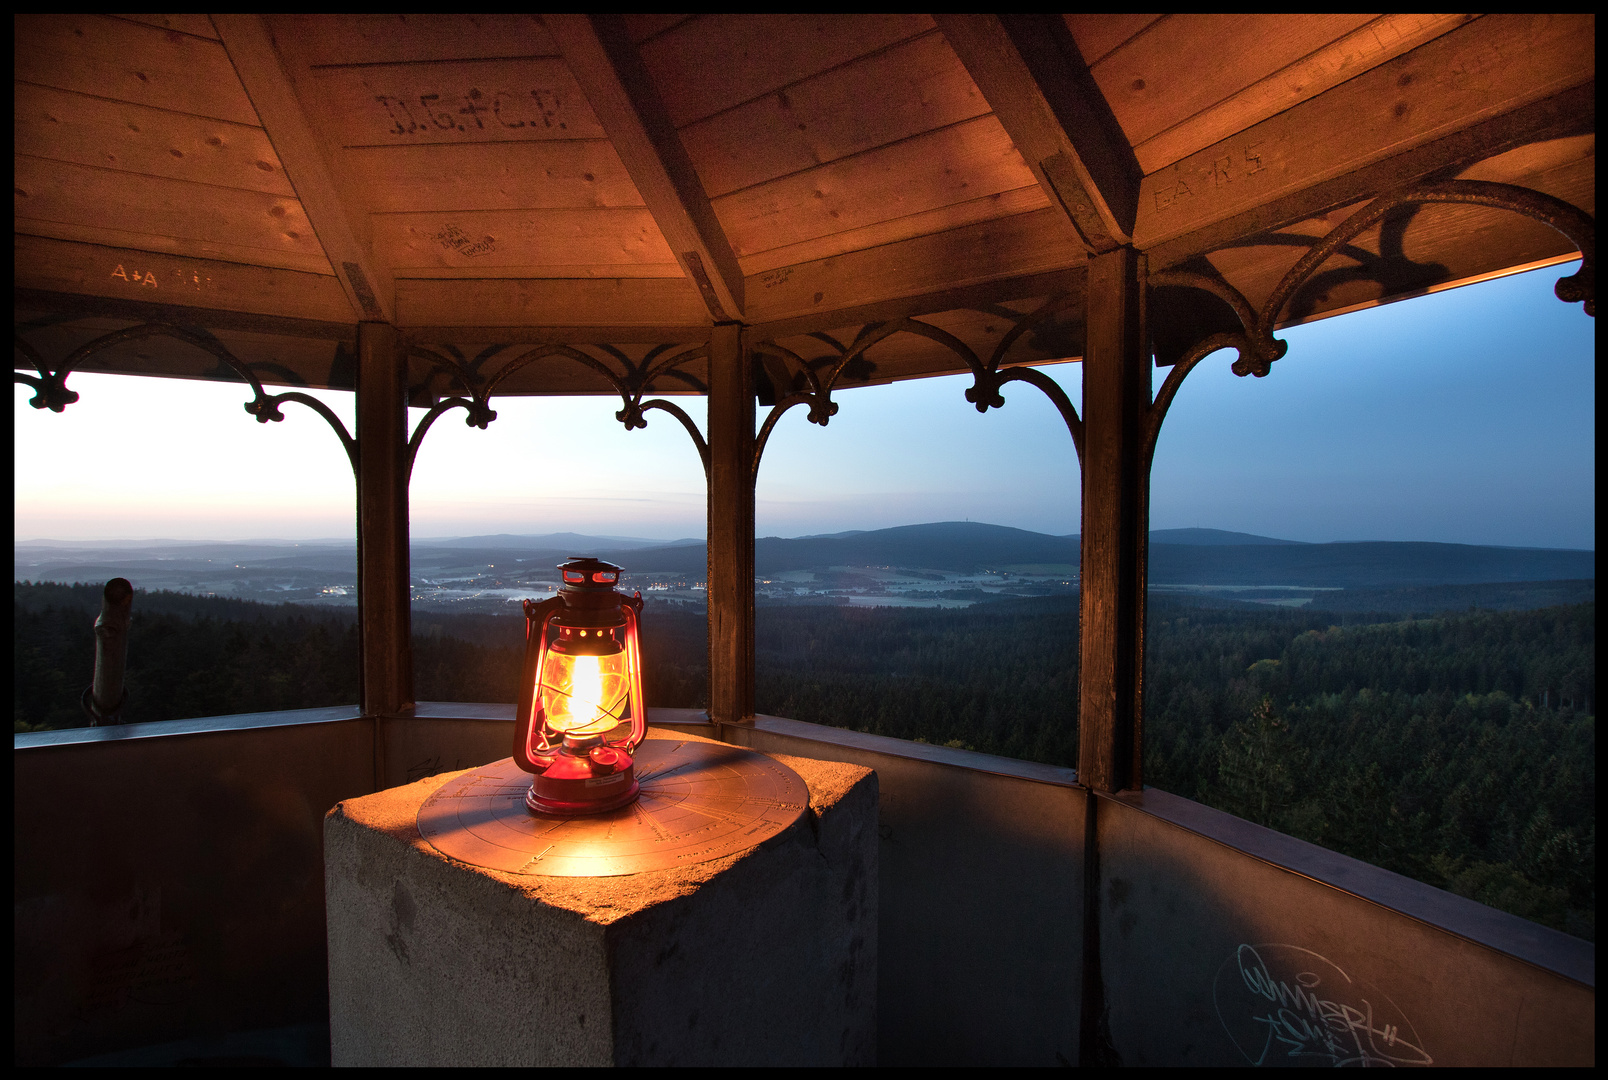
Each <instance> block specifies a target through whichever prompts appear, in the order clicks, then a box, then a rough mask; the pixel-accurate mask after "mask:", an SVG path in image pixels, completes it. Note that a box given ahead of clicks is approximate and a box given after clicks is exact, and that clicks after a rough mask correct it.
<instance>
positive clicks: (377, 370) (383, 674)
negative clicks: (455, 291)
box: [357, 322, 413, 753]
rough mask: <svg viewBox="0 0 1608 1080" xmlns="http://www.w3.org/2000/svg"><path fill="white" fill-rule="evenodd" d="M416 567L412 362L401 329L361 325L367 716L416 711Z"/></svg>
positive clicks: (361, 589)
mask: <svg viewBox="0 0 1608 1080" xmlns="http://www.w3.org/2000/svg"><path fill="white" fill-rule="evenodd" d="M409 571H410V560H409V557H408V402H407V364H406V361H405V356H404V353H403V351H402V343H401V339H400V336H399V335H398V334H397V331H396V327H394V326H391V325H390V324H389V323H381V322H365V323H359V324H358V328H357V610H358V619H359V624H358V625H359V627H360V637H361V640H362V646H361V647H362V651H363V660H362V671H363V682H362V686H363V712H364V714H365V715H367V716H374V717H382V716H398V715H404V714H407V713H411V712H412V711H413V618H412V595H411V590H410V588H409ZM375 745H376V753H378V752H379V750H378V747H379V740H376V741H375Z"/></svg>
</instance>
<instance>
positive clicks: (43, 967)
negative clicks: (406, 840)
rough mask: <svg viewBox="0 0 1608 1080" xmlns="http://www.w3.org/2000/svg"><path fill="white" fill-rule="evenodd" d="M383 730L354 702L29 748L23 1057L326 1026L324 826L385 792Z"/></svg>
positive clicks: (20, 867)
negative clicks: (379, 760) (377, 779)
mask: <svg viewBox="0 0 1608 1080" xmlns="http://www.w3.org/2000/svg"><path fill="white" fill-rule="evenodd" d="M372 732H373V722H372V721H369V720H363V719H359V718H357V711H356V710H355V709H340V708H335V709H304V710H296V711H293V712H281V713H271V714H257V715H253V716H245V717H228V718H219V719H211V720H175V721H166V722H163V723H153V724H130V725H127V726H123V727H101V728H79V729H72V730H67V731H47V732H38V733H35V734H29V735H19V736H16V752H15V754H14V755H13V759H12V760H13V792H12V794H13V830H14V831H13V835H14V839H15V847H14V851H13V855H12V860H13V861H12V868H13V917H12V918H13V922H12V929H13V934H14V943H15V945H14V951H13V957H12V969H13V977H14V986H15V997H14V999H13V1032H14V1042H13V1061H14V1063H15V1064H17V1065H57V1064H61V1063H63V1062H67V1061H75V1060H79V1059H83V1058H87V1057H92V1056H95V1055H99V1054H105V1053H110V1052H115V1051H121V1050H126V1049H130V1048H133V1047H145V1046H151V1045H153V1044H160V1043H168V1042H172V1041H176V1040H186V1039H194V1038H197V1037H209V1036H215V1035H223V1034H226V1033H231V1032H241V1031H249V1030H254V1029H262V1028H278V1027H285V1026H290V1025H306V1024H322V1022H323V1020H324V1017H325V1016H326V1003H325V994H324V946H323V939H324V889H323V873H322V869H323V868H322V847H323V842H322V838H321V829H322V821H323V816H324V812H325V811H326V810H328V809H329V807H330V806H331V805H332V804H333V803H335V802H336V801H338V800H340V799H344V798H348V797H350V796H352V795H356V794H360V793H362V792H365V791H370V790H372V788H373V765H372V760H371V748H372V745H373V738H372ZM181 1053H183V1054H187V1055H188V1056H194V1052H193V1051H181Z"/></svg>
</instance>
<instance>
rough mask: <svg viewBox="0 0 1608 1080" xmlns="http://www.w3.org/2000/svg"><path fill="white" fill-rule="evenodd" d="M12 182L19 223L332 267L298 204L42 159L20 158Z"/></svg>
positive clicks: (249, 258) (280, 198)
mask: <svg viewBox="0 0 1608 1080" xmlns="http://www.w3.org/2000/svg"><path fill="white" fill-rule="evenodd" d="M12 180H13V184H12V191H13V196H12V202H13V206H14V207H15V213H16V216H17V218H18V219H19V220H21V219H27V220H30V221H43V222H55V223H58V224H60V225H62V226H64V227H70V228H74V229H78V230H87V231H95V230H100V231H104V232H106V233H108V234H110V233H123V234H129V235H133V234H139V235H148V236H152V237H162V238H165V240H163V241H162V242H161V246H160V247H159V248H158V249H157V250H160V251H175V250H181V249H183V248H184V247H185V246H187V245H191V244H195V243H205V244H213V245H220V246H222V247H224V248H228V249H231V250H236V251H239V252H241V253H243V257H244V259H245V261H257V260H258V258H259V257H260V258H261V259H263V260H269V261H270V263H271V260H274V259H283V258H291V259H295V260H297V265H302V264H303V263H305V261H307V260H312V261H314V262H315V263H317V264H319V265H325V266H327V263H326V262H325V261H324V251H323V249H322V248H320V247H319V245H318V242H317V240H316V239H315V238H314V236H313V230H312V227H311V225H309V223H308V221H307V218H306V216H305V215H304V213H303V211H302V205H301V203H299V202H298V201H297V200H295V199H293V198H286V197H285V196H282V195H271V194H267V193H265V192H260V191H244V190H241V189H240V188H226V187H216V186H213V185H211V184H195V183H190V182H189V181H185V180H170V179H168V178H166V177H161V176H146V175H143V174H140V173H128V172H120V171H118V170H115V169H102V168H94V167H90V166H84V165H74V164H71V163H68V162H62V161H49V160H47V159H45V158H35V157H18V158H16V159H15V161H14V163H13V172H12ZM19 227H20V226H19ZM249 252H256V253H257V254H256V255H250V254H245V253H249Z"/></svg>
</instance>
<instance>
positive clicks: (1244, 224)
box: [1147, 80, 1596, 272]
mask: <svg viewBox="0 0 1608 1080" xmlns="http://www.w3.org/2000/svg"><path fill="white" fill-rule="evenodd" d="M1595 127H1596V82H1595V80H1592V81H1589V82H1586V83H1584V84H1582V85H1581V86H1577V87H1574V88H1572V89H1570V90H1565V91H1564V92H1563V93H1561V94H1555V95H1553V96H1552V97H1549V98H1545V99H1543V100H1541V101H1537V102H1532V103H1531V104H1529V105H1525V106H1522V107H1520V108H1518V109H1515V110H1513V111H1512V112H1510V113H1505V114H1503V115H1501V116H1497V117H1494V118H1492V119H1490V120H1486V121H1484V122H1482V123H1479V124H1475V125H1473V126H1472V127H1468V128H1464V129H1462V130H1461V131H1456V132H1453V133H1452V134H1450V135H1446V136H1443V137H1441V138H1439V139H1435V140H1433V141H1431V142H1428V143H1424V144H1423V145H1421V146H1415V147H1413V148H1412V149H1410V150H1407V151H1404V152H1402V153H1399V154H1396V155H1394V156H1392V157H1389V158H1386V159H1384V160H1382V161H1378V162H1375V163H1373V164H1372V165H1368V166H1365V167H1363V168H1361V169H1357V170H1354V171H1352V172H1349V173H1346V174H1344V175H1342V176H1338V177H1335V178H1333V179H1331V180H1326V181H1322V182H1319V183H1316V184H1312V185H1310V186H1308V187H1305V188H1302V189H1301V190H1299V191H1296V192H1293V193H1291V194H1289V195H1286V196H1282V197H1280V198H1277V199H1273V200H1270V201H1268V202H1266V203H1263V204H1261V205H1259V206H1257V207H1255V208H1253V209H1251V210H1248V211H1244V212H1241V213H1238V214H1234V215H1231V216H1229V217H1226V218H1223V219H1221V220H1218V221H1214V222H1212V223H1211V224H1209V225H1207V226H1205V227H1204V228H1201V229H1198V230H1196V231H1194V232H1190V233H1186V234H1184V235H1183V236H1180V237H1177V238H1175V239H1172V240H1168V241H1166V242H1165V243H1162V244H1158V245H1156V246H1155V247H1152V248H1150V249H1148V251H1147V254H1148V256H1149V261H1150V268H1151V270H1152V272H1154V271H1157V270H1161V269H1165V268H1166V267H1169V266H1176V265H1178V264H1179V263H1182V262H1184V261H1185V260H1187V259H1189V258H1192V257H1193V256H1195V255H1199V254H1201V253H1203V252H1208V251H1214V250H1217V249H1219V248H1223V247H1227V246H1230V245H1234V244H1236V243H1239V242H1241V241H1243V240H1245V239H1246V238H1253V237H1255V236H1256V235H1257V234H1259V233H1263V232H1267V231H1269V230H1272V229H1279V228H1284V227H1286V226H1289V225H1293V224H1294V223H1297V222H1300V221H1303V220H1306V219H1309V218H1312V217H1313V216H1314V215H1320V214H1328V213H1330V212H1331V211H1335V210H1337V209H1342V208H1344V207H1346V206H1349V205H1360V203H1361V202H1362V201H1365V200H1367V199H1369V198H1373V197H1374V196H1376V195H1379V194H1381V193H1383V192H1385V191H1389V190H1391V189H1392V188H1396V187H1400V186H1402V185H1404V184H1408V183H1411V182H1413V181H1416V180H1419V179H1422V178H1425V177H1429V176H1438V175H1442V174H1444V173H1445V172H1446V170H1448V169H1455V168H1458V167H1460V166H1467V165H1470V164H1472V163H1474V162H1478V161H1481V160H1483V159H1486V158H1489V157H1491V156H1492V155H1493V154H1500V153H1503V152H1506V151H1508V150H1511V149H1513V148H1515V147H1522V146H1525V145H1528V144H1531V143H1536V142H1541V141H1548V140H1554V139H1561V138H1567V137H1569V136H1573V135H1578V134H1581V133H1583V132H1591V131H1594V130H1595Z"/></svg>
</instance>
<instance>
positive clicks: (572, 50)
mask: <svg viewBox="0 0 1608 1080" xmlns="http://www.w3.org/2000/svg"><path fill="white" fill-rule="evenodd" d="M547 28H548V31H549V32H550V33H551V34H552V35H553V39H554V41H556V42H557V43H558V47H559V50H560V51H561V52H562V53H563V56H564V59H565V61H566V62H567V63H568V64H569V67H570V70H571V71H572V72H573V73H574V75H575V79H576V81H577V82H579V83H580V86H581V90H582V92H583V93H584V94H585V95H586V99H587V101H588V102H589V103H590V104H591V106H592V109H593V111H594V112H595V113H596V114H597V116H598V119H599V121H600V122H601V123H602V125H603V129H604V130H605V131H607V132H608V135H609V139H610V141H611V142H613V144H614V148H615V150H616V151H617V152H618V153H619V155H620V160H621V161H623V162H624V163H625V168H626V171H627V172H628V173H630V175H631V179H632V180H633V181H634V182H635V184H636V186H637V190H638V191H639V192H641V194H642V198H643V201H644V202H646V203H647V206H648V209H649V211H651V212H652V214H653V217H654V220H655V221H657V222H658V224H659V229H660V231H661V232H662V233H663V234H664V238H665V240H666V241H668V242H669V244H670V248H671V250H672V251H673V252H674V253H675V256H676V260H677V261H678V262H680V263H681V264H682V266H683V267H684V268H685V270H686V272H687V277H688V279H689V280H690V281H692V282H693V283H694V284H695V285H696V286H697V289H698V292H699V293H700V294H702V296H703V298H704V302H705V304H706V305H707V306H708V308H709V312H710V315H711V316H712V317H713V318H714V320H715V321H716V322H726V321H728V320H732V319H737V320H741V319H743V317H744V314H743V304H744V295H743V275H742V270H741V269H740V268H739V267H738V265H737V256H736V255H735V254H734V253H733V252H732V246H731V243H730V241H728V240H727V238H726V234H725V233H724V231H723V230H722V229H721V227H720V221H719V219H718V218H717V217H716V216H715V212H714V210H713V209H712V208H711V207H710V205H709V196H708V195H707V194H706V193H705V192H704V189H703V186H702V183H701V182H700V181H699V179H698V174H697V171H696V170H695V169H694V168H693V165H692V159H691V158H689V157H688V156H687V151H686V148H685V147H684V146H683V145H682V144H681V138H680V136H679V135H678V134H677V133H676V130H675V127H674V125H672V124H671V122H670V117H669V114H668V113H666V111H665V108H664V103H663V102H662V101H661V100H660V98H659V94H658V90H657V88H656V87H655V86H654V84H653V80H652V79H651V78H650V77H649V76H648V73H647V71H646V70H645V69H644V68H643V66H642V63H641V61H640V59H639V58H638V57H637V55H636V51H635V50H634V49H633V48H632V46H631V44H630V42H629V40H628V39H627V37H626V32H625V29H624V26H623V24H622V23H621V22H620V20H619V19H618V17H615V16H592V17H588V16H584V15H551V16H548V18H547ZM611 321H612V320H611Z"/></svg>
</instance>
